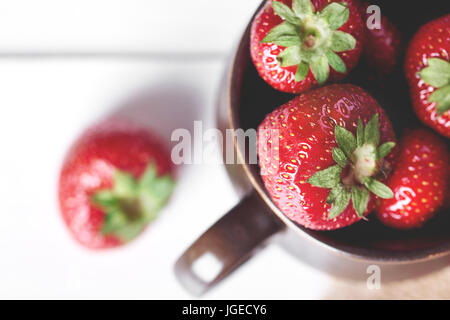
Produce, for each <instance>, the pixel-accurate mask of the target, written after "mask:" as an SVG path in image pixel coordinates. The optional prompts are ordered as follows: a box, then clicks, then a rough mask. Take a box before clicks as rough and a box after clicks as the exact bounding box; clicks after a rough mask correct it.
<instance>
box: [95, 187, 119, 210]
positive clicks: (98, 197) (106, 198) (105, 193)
mask: <svg viewBox="0 0 450 320" xmlns="http://www.w3.org/2000/svg"><path fill="white" fill-rule="evenodd" d="M116 200H117V199H116V196H115V195H114V192H112V191H111V190H99V191H97V192H96V193H94V194H93V196H92V201H93V202H94V204H96V205H98V206H102V207H112V206H115V205H116Z"/></svg>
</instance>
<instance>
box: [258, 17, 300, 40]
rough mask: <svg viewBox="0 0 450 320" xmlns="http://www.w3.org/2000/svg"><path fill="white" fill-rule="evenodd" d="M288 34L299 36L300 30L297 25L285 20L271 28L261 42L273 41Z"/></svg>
mask: <svg viewBox="0 0 450 320" xmlns="http://www.w3.org/2000/svg"><path fill="white" fill-rule="evenodd" d="M286 36H297V37H298V32H297V28H296V26H295V25H293V24H290V23H289V22H286V21H285V22H283V23H281V24H279V25H278V26H276V27H274V28H273V29H272V30H270V31H269V32H268V33H267V35H266V36H265V37H264V39H263V40H262V41H261V42H262V43H272V42H274V41H275V40H277V39H279V38H281V37H286Z"/></svg>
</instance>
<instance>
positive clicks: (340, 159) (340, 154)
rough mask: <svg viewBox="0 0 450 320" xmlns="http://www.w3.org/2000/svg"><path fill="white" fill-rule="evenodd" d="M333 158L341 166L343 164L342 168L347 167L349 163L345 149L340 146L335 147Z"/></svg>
mask: <svg viewBox="0 0 450 320" xmlns="http://www.w3.org/2000/svg"><path fill="white" fill-rule="evenodd" d="M333 159H334V161H335V162H336V163H337V164H338V165H339V166H341V168H345V166H346V165H347V157H346V156H345V153H344V151H342V150H341V149H339V148H334V149H333Z"/></svg>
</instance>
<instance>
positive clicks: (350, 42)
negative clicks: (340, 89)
mask: <svg viewBox="0 0 450 320" xmlns="http://www.w3.org/2000/svg"><path fill="white" fill-rule="evenodd" d="M272 7H273V10H274V12H275V14H277V15H278V16H280V17H281V18H283V19H284V22H282V23H281V24H279V25H278V26H276V27H274V28H273V29H271V30H270V31H269V32H268V33H267V35H266V37H265V38H264V39H263V40H262V41H261V42H262V43H274V44H276V45H279V46H282V47H286V48H285V49H284V50H283V51H282V52H281V53H280V54H279V55H278V56H277V59H278V62H279V63H280V65H281V66H282V67H291V66H298V68H297V72H296V74H295V81H296V82H300V81H302V80H304V79H305V78H306V76H307V75H308V72H309V69H310V68H311V71H312V73H313V75H314V77H315V78H316V80H317V82H318V83H319V84H323V83H325V82H326V81H327V80H328V76H329V73H330V65H331V67H332V68H333V69H334V70H336V71H337V72H340V73H346V72H347V67H346V65H345V63H344V61H342V59H341V58H340V57H339V56H338V55H337V54H336V52H343V51H348V50H353V49H354V48H355V47H356V39H355V38H354V37H353V36H352V35H350V34H349V33H345V32H342V31H338V30H337V29H339V28H340V27H341V26H343V25H344V24H345V23H346V22H347V20H348V19H349V16H350V10H349V9H348V7H347V6H346V5H345V4H344V3H337V2H333V3H330V4H329V5H328V6H326V7H325V8H324V9H323V10H322V11H320V12H316V11H315V9H314V6H313V4H312V3H311V1H310V0H293V1H292V9H291V8H289V7H288V6H286V5H285V4H283V3H282V2H279V1H273V3H272Z"/></svg>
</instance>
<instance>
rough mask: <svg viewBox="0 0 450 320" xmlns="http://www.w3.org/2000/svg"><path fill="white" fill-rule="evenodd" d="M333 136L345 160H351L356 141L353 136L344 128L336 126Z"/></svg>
mask: <svg viewBox="0 0 450 320" xmlns="http://www.w3.org/2000/svg"><path fill="white" fill-rule="evenodd" d="M334 136H335V138H336V142H337V144H338V145H339V147H340V148H341V149H342V151H343V152H344V154H345V155H346V156H347V158H351V156H352V154H353V151H355V149H356V139H355V137H354V136H353V134H352V133H351V132H350V131H348V130H347V129H345V128H344V127H341V126H336V127H334Z"/></svg>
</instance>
